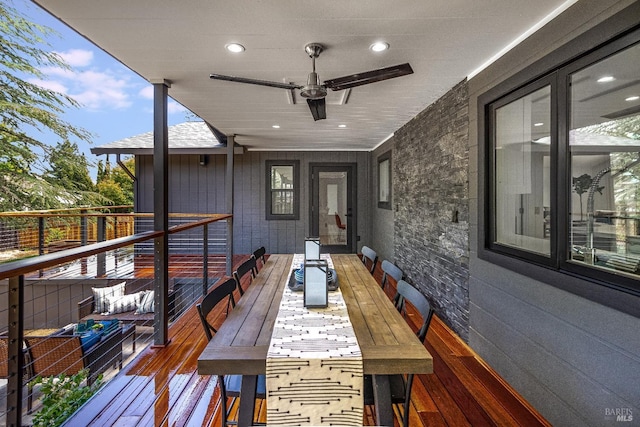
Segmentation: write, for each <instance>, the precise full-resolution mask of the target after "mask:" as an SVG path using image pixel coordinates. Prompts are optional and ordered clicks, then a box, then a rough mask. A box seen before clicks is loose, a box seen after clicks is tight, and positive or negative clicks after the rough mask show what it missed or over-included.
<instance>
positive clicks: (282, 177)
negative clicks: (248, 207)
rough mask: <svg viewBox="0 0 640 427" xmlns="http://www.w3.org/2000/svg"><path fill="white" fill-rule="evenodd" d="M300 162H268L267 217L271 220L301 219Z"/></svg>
mask: <svg viewBox="0 0 640 427" xmlns="http://www.w3.org/2000/svg"><path fill="white" fill-rule="evenodd" d="M299 164H300V163H299V161H297V160H294V161H276V160H268V161H267V179H266V182H267V194H266V203H267V208H266V211H267V215H266V218H267V219H268V220H270V219H289V220H291V219H294V220H297V219H299V218H300V207H299V200H298V199H299V194H300V171H299Z"/></svg>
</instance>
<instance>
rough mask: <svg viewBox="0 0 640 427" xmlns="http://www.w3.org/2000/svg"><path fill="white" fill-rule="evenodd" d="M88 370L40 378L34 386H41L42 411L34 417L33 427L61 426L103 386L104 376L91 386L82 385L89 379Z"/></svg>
mask: <svg viewBox="0 0 640 427" xmlns="http://www.w3.org/2000/svg"><path fill="white" fill-rule="evenodd" d="M87 375H88V371H87V370H86V369H84V370H82V371H80V372H78V373H77V374H75V375H72V376H66V375H64V374H61V375H57V376H55V377H47V378H42V377H38V378H36V379H35V380H33V383H32V384H33V385H41V388H40V391H41V392H42V409H41V410H40V411H38V413H36V414H35V415H34V417H33V426H34V427H39V426H47V427H51V426H59V425H61V424H62V423H64V421H65V420H66V419H67V418H69V417H70V416H71V415H72V414H73V413H74V412H75V411H77V410H78V408H80V407H81V406H82V405H83V404H84V403H85V402H86V401H87V400H89V398H91V396H93V395H94V394H95V392H96V391H98V389H99V388H100V386H101V385H102V375H100V376H99V377H98V379H97V380H96V381H95V382H94V383H93V384H91V385H90V386H86V385H84V386H83V385H82V383H83V382H84V381H85V380H86V379H87Z"/></svg>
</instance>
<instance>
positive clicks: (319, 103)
mask: <svg viewBox="0 0 640 427" xmlns="http://www.w3.org/2000/svg"><path fill="white" fill-rule="evenodd" d="M307 104H309V109H310V110H311V115H312V116H313V120H315V121H318V120H322V119H326V118H327V108H326V103H325V101H324V98H320V99H308V98H307Z"/></svg>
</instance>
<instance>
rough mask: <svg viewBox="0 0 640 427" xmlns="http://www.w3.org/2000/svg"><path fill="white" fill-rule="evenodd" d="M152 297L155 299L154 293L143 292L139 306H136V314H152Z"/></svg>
mask: <svg viewBox="0 0 640 427" xmlns="http://www.w3.org/2000/svg"><path fill="white" fill-rule="evenodd" d="M154 297H155V291H148V292H145V293H144V296H143V297H142V299H141V300H140V304H138V309H137V310H136V314H144V313H153V309H154Z"/></svg>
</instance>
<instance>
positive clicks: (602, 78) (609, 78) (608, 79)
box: [598, 76, 616, 83]
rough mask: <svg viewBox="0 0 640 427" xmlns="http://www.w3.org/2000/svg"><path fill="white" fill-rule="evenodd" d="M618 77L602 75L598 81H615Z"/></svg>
mask: <svg viewBox="0 0 640 427" xmlns="http://www.w3.org/2000/svg"><path fill="white" fill-rule="evenodd" d="M615 79H616V78H615V77H613V76H602V77H600V78H599V79H598V83H609V82H612V81H614V80H615Z"/></svg>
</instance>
